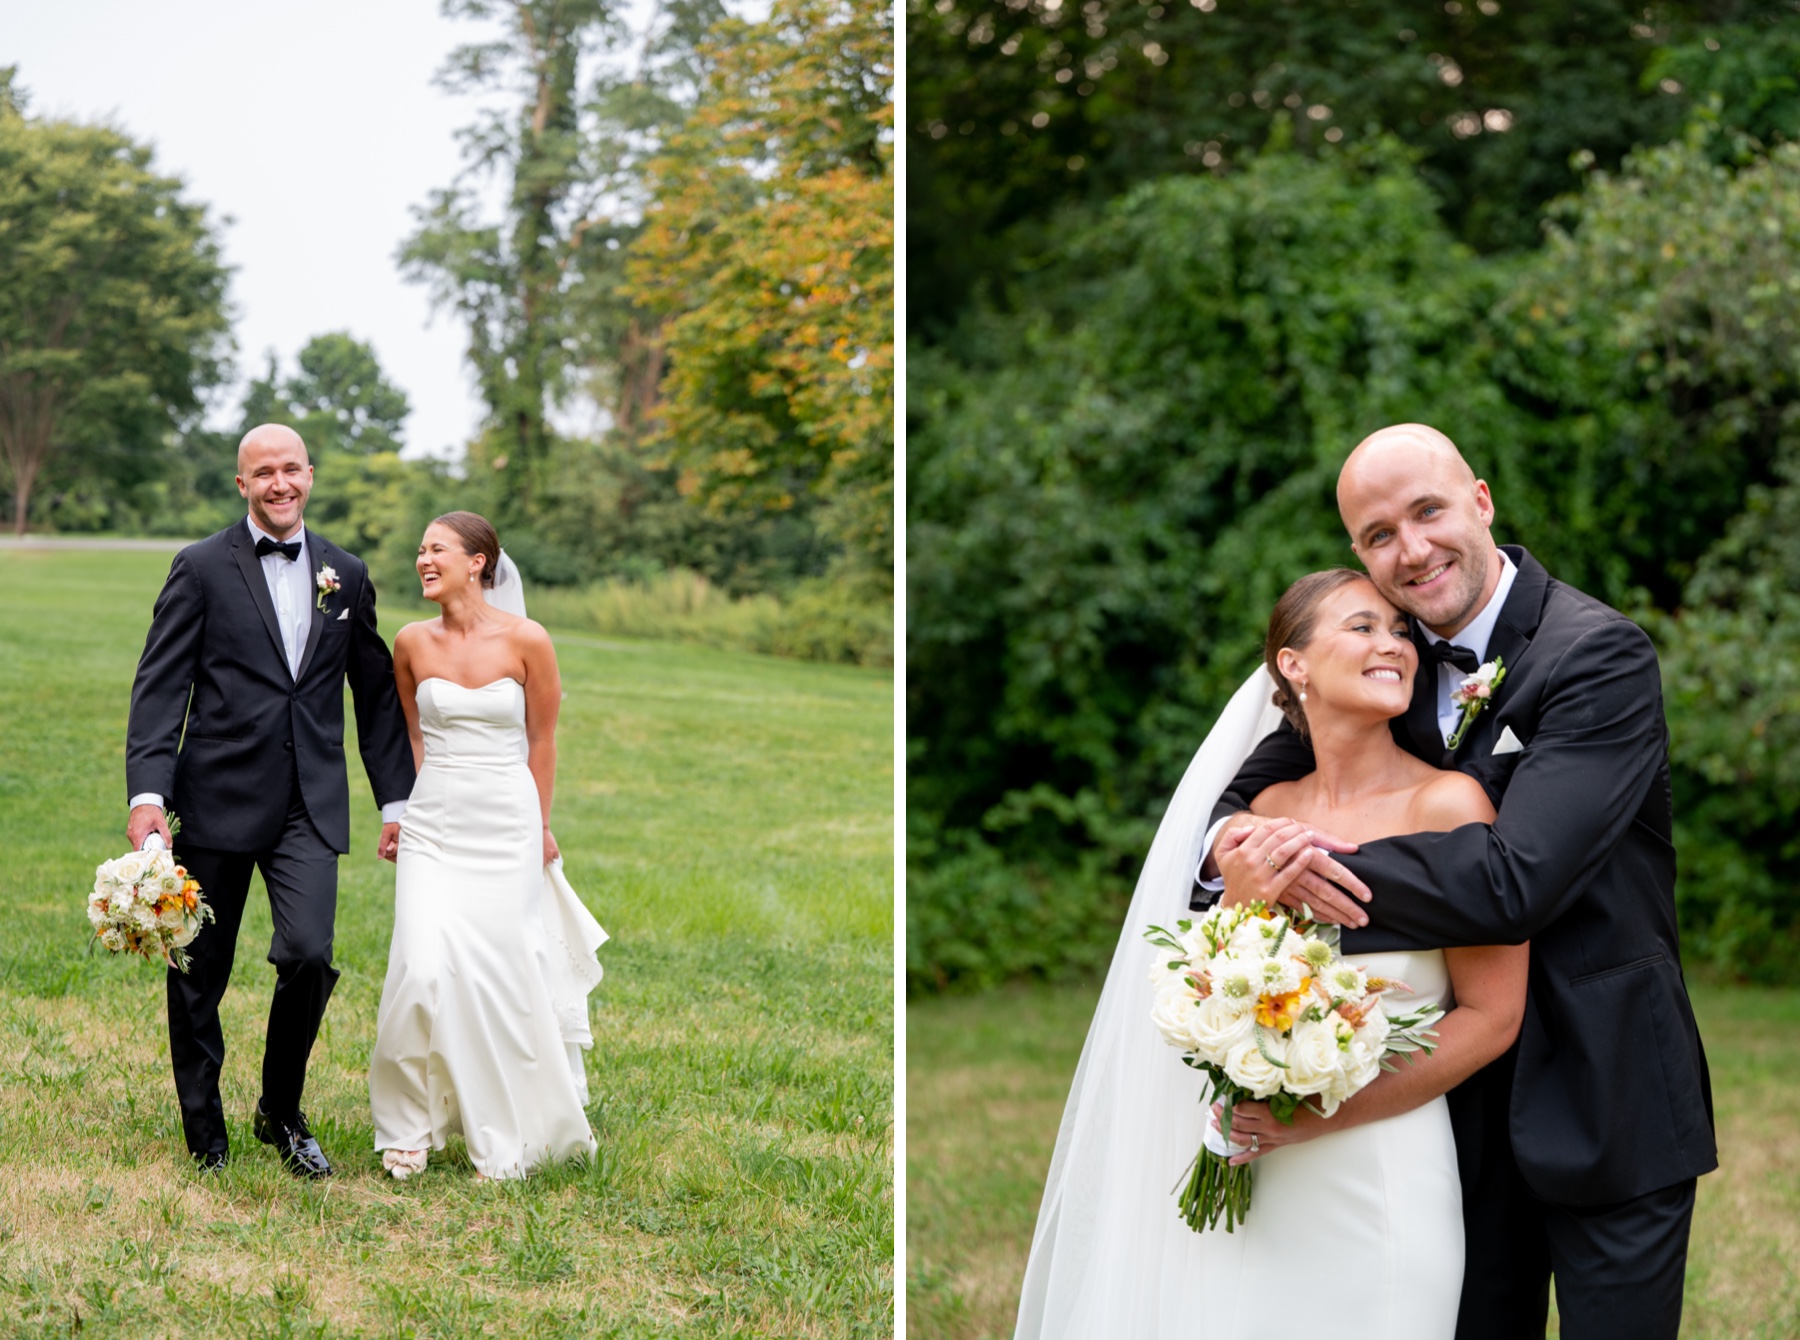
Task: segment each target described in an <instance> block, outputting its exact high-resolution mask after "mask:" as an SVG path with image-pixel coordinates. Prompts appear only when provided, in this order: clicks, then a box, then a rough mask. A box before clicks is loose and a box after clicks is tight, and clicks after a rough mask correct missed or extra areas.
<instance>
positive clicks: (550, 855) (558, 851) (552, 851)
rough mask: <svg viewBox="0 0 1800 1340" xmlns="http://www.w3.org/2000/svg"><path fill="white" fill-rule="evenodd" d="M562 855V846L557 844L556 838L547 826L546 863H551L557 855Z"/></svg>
mask: <svg viewBox="0 0 1800 1340" xmlns="http://www.w3.org/2000/svg"><path fill="white" fill-rule="evenodd" d="M561 855H562V848H560V847H558V846H557V845H556V838H555V837H553V836H552V835H551V832H550V830H549V829H548V828H546V829H545V830H544V864H545V865H549V864H550V862H552V861H554V860H556V859H557V857H559V856H561Z"/></svg>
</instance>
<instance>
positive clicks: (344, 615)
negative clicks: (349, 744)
mask: <svg viewBox="0 0 1800 1340" xmlns="http://www.w3.org/2000/svg"><path fill="white" fill-rule="evenodd" d="M349 617H350V611H349V610H345V611H344V612H343V613H342V614H340V615H338V616H337V621H338V622H339V623H342V622H343V621H344V620H345V619H348V618H349ZM1507 734H1508V735H1511V734H1512V732H1511V731H1508V732H1507ZM1518 747H1519V742H1518V741H1517V740H1514V741H1513V748H1514V749H1517V748H1518Z"/></svg>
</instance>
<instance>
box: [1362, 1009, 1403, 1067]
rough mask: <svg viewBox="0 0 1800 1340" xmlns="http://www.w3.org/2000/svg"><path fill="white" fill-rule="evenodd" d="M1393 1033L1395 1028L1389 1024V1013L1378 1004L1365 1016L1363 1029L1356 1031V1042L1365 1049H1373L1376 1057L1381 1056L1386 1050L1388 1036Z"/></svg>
mask: <svg viewBox="0 0 1800 1340" xmlns="http://www.w3.org/2000/svg"><path fill="white" fill-rule="evenodd" d="M1393 1031H1394V1026H1393V1025H1392V1024H1390V1023H1389V1022H1388V1017H1387V1013H1386V1012H1385V1011H1384V1010H1383V1009H1382V1008H1381V1005H1380V1003H1379V1002H1377V1003H1376V1005H1375V1008H1374V1009H1372V1010H1370V1011H1369V1012H1368V1013H1367V1014H1366V1015H1364V1016H1363V1021H1362V1027H1361V1028H1359V1029H1357V1030H1356V1040H1357V1041H1358V1042H1360V1043H1362V1044H1363V1045H1364V1046H1365V1047H1371V1048H1373V1049H1374V1051H1375V1054H1376V1056H1380V1055H1381V1053H1382V1052H1383V1051H1385V1050H1386V1043H1387V1039H1388V1034H1389V1033H1391V1032H1393Z"/></svg>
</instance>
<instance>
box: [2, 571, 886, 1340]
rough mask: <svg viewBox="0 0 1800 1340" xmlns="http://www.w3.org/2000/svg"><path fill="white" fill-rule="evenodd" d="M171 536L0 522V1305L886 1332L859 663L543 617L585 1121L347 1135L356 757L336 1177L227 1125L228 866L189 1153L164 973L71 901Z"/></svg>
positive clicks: (245, 1064)
mask: <svg viewBox="0 0 1800 1340" xmlns="http://www.w3.org/2000/svg"><path fill="white" fill-rule="evenodd" d="M167 562H168V559H167V556H166V555H158V554H144V553H113V552H98V553H70V552H60V553H39V552H18V551H11V552H0V850H4V852H5V854H6V859H5V860H4V862H3V863H0V906H4V907H5V908H6V911H7V915H8V916H9V917H10V921H9V922H8V923H7V927H6V933H5V934H4V936H0V1336H12V1335H20V1336H36V1335H43V1336H49V1335H67V1334H74V1333H75V1332H80V1333H81V1334H82V1335H83V1336H137V1335H156V1336H161V1335H186V1336H208V1337H211V1336H252V1335H269V1336H301V1335H304V1336H343V1335H369V1336H464V1335H477V1334H493V1335H507V1336H511V1337H527V1336H565V1335H566V1336H616V1337H651V1336H674V1335H680V1336H684V1337H685V1336H781V1337H789V1336H792V1337H815V1336H817V1337H825V1336H880V1335H891V1334H892V1331H893V1322H892V1315H893V1279H892V1258H893V1222H894V1204H893V1190H892V1187H893V1179H892V1168H893V1130H892V1112H893V1081H892V1075H893V1059H894V1058H893V1018H892V1013H893V1011H892V1000H893V994H892V993H893V969H892V964H893V951H892V947H891V946H892V935H893V917H892V842H893V836H892V835H893V813H892V794H893V769H892V743H891V742H892V739H893V732H892V706H891V704H892V680H891V678H890V677H889V676H887V675H886V674H882V673H875V672H868V671H858V670H849V669H841V668H836V667H830V666H821V665H809V664H803V663H796V662H785V661H775V660H771V659H766V658H759V657H752V656H746V655H737V654H731V653H724V652H716V651H708V650H705V649H701V648H692V647H676V646H669V645H663V644H656V643H630V642H616V641H603V640H600V639H597V638H594V637H583V636H579V635H569V636H559V638H558V649H559V654H560V657H561V662H562V670H563V676H564V683H565V686H566V688H567V690H568V699H567V702H566V704H565V709H564V713H563V717H562V723H561V726H560V729H559V733H558V738H559V744H560V752H561V770H560V778H559V784H558V788H557V812H556V816H555V827H556V830H557V836H558V839H559V841H560V842H561V845H562V847H563V850H564V852H565V854H566V865H567V870H568V874H569V877H570V880H571V881H572V883H573V884H574V885H575V887H576V888H577V889H578V890H579V891H581V893H582V894H583V895H584V897H585V898H586V900H587V902H588V904H589V906H590V907H592V908H593V909H594V911H595V913H596V915H597V916H598V917H599V918H600V920H601V922H602V923H603V924H604V925H605V926H606V928H607V930H608V931H610V932H611V933H612V936H613V939H612V942H611V943H610V944H608V945H607V946H606V947H605V948H604V949H603V950H602V951H601V958H602V961H603V962H604V963H605V965H606V971H607V977H606V981H605V982H604V983H603V984H602V985H601V987H600V988H599V989H598V990H597V991H596V992H595V994H594V997H593V1004H592V1011H593V1026H594V1034H595V1039H596V1045H595V1048H594V1050H593V1051H592V1052H591V1053H589V1059H588V1074H589V1082H590V1085H591V1087H592V1091H593V1095H594V1098H593V1103H592V1106H591V1107H590V1108H589V1112H588V1116H589V1120H590V1121H591V1123H592V1124H593V1126H594V1129H595V1132H596V1134H597V1135H598V1137H599V1143H600V1152H599V1155H598V1157H596V1158H594V1159H593V1160H591V1161H588V1162H585V1163H582V1164H578V1165H571V1166H567V1167H563V1168H559V1169H556V1170H552V1171H548V1172H544V1173H540V1174H539V1175H537V1176H535V1177H533V1178H531V1179H530V1180H528V1181H526V1182H523V1183H496V1184H477V1183H475V1182H474V1181H473V1180H472V1178H471V1172H470V1169H469V1166H468V1164H467V1161H466V1158H465V1157H463V1156H461V1152H460V1148H459V1147H457V1148H453V1149H452V1151H451V1153H450V1156H449V1157H443V1156H434V1160H433V1164H432V1170H431V1171H430V1172H429V1173H428V1174H426V1175H425V1176H423V1177H421V1178H418V1179H415V1180H413V1181H409V1182H406V1183H404V1184H396V1183H393V1182H391V1181H389V1180H387V1179H385V1178H384V1177H383V1176H382V1174H381V1171H380V1166H379V1162H378V1160H377V1157H376V1156H375V1155H374V1154H373V1152H372V1151H371V1145H372V1143H373V1130H372V1127H371V1124H370V1120H369V1111H368V1091H367V1087H366V1067H367V1063H368V1057H369V1050H370V1046H371V1043H372V1041H373V1037H374V1031H375V1010H376V1004H377V1000H378V996H379V993H380V989H381V982H382V977H383V974H384V972H385V968H386V956H387V942H388V931H389V926H390V923H391V919H392V913H393V867H392V866H390V865H387V864H385V863H383V862H380V861H377V860H376V859H375V857H374V854H373V851H374V844H375V836H376V815H375V811H374V807H373V804H372V802H371V801H370V799H369V796H368V791H367V783H366V781H365V780H364V779H363V777H362V776H361V774H360V771H359V770H358V766H357V764H356V763H355V762H354V761H353V762H352V765H351V787H352V795H353V810H354V814H355V823H356V828H355V832H354V836H353V842H354V847H355V850H354V852H353V854H352V855H350V856H348V857H346V858H345V859H344V860H343V862H342V863H341V871H340V881H341V882H340V895H339V911H338V930H337V963H338V966H339V967H340V968H341V969H342V971H343V976H342V978H341V980H340V981H339V983H338V986H337V991H336V994H335V995H334V997H333V999H332V1002H331V1008H330V1011H329V1013H328V1014H327V1015H326V1019H325V1026H324V1030H323V1033H322V1035H321V1037H320V1041H319V1044H318V1046H317V1048H316V1049H315V1051H314V1053H313V1057H312V1063H311V1067H310V1070H309V1080H308V1088H307V1099H306V1108H307V1111H308V1113H309V1114H310V1116H311V1118H312V1122H313V1127H314V1130H315V1132H316V1133H317V1134H318V1135H319V1138H320V1140H321V1143H322V1144H323V1145H324V1148H325V1150H326V1151H327V1153H328V1154H329V1155H330V1156H331V1157H332V1159H333V1160H334V1162H335V1163H336V1164H337V1166H338V1169H339V1176H337V1177H336V1178H334V1179H332V1180H331V1181H329V1182H326V1183H320V1184H302V1183H298V1182H296V1181H295V1180H294V1179H292V1178H291V1177H289V1176H288V1175H287V1174H286V1173H285V1172H284V1171H283V1170H282V1169H281V1167H280V1166H279V1164H278V1162H277V1160H276V1158H275V1156H274V1154H273V1152H272V1151H270V1150H268V1149H267V1148H265V1147H263V1146H261V1145H259V1144H257V1143H255V1141H254V1140H253V1138H252V1137H251V1134H250V1129H249V1115H250V1111H251V1105H252V1103H253V1102H254V1101H255V1098H256V1096H257V1092H258V1083H257V1072H258V1065H259V1062H260V1057H261V1051H262V1028H263V1022H264V1018H265V1015H266V1011H267V1007H268V1001H269V996H270V991H271V988H272V984H273V976H274V970H273V969H272V968H271V967H269V965H268V964H267V962H266V961H265V958H264V955H265V954H266V951H267V946H268V936H269V918H268V908H267V903H266V900H264V899H263V896H262V893H261V886H260V883H257V884H255V885H253V886H252V890H251V897H250V908H251V911H250V914H249V915H248V916H247V917H246V919H245V926H244V931H243V940H242V942H241V948H240V950H239V954H238V963H237V969H236V974H235V977H234V980H233V984H232V989H231V991H230V992H229V993H228V994H227V996H226V998H225V1022H226V1038H227V1045H228V1048H229V1055H228V1059H227V1062H226V1070H225V1076H224V1086H223V1087H224V1097H225V1106H226V1111H227V1114H228V1116H229V1117H230V1118H231V1120H232V1129H231V1139H232V1149H233V1162H232V1163H231V1164H230V1165H229V1166H228V1168H227V1169H226V1170H225V1172H224V1173H223V1174H222V1175H221V1176H219V1177H218V1178H216V1179H209V1180H201V1179H200V1178H198V1177H197V1176H195V1175H194V1174H193V1173H192V1172H190V1171H188V1170H187V1168H186V1160H185V1154H184V1150H183V1145H182V1138H181V1131H180V1126H179V1122H178V1119H177V1113H176V1107H175V1099H174V1090H173V1082H172V1080H171V1078H170V1076H169V1065H168V1043H167V1035H166V1031H165V1025H164V1017H163V1005H162V991H163V988H162V974H161V972H160V971H158V970H157V969H154V968H152V967H151V966H150V965H148V964H145V963H144V962H142V961H141V960H123V959H117V958H113V957H111V956H109V955H107V954H105V953H104V952H95V953H92V954H90V953H88V952H87V950H86V943H87V939H88V930H87V925H86V920H85V917H84V912H83V906H84V900H85V895H86V891H87V889H88V888H89V887H90V886H91V884H92V877H93V867H94V865H95V863H96V862H98V861H99V860H100V859H102V858H103V857H107V856H112V855H116V854H117V853H118V852H119V851H120V850H122V849H123V846H124V841H123V823H124V813H125V791H124V761H123V760H124V735H125V717H126V710H127V697H128V691H129V687H130V682H131V675H132V671H133V668H134V666H135V663H136V659H137V653H138V651H139V650H140V649H141V647H142V645H143V635H144V629H145V625H146V623H147V621H148V617H149V611H150V605H151V602H152V600H153V599H154V596H155V593H156V590H157V588H158V586H159V585H160V582H161V578H162V574H163V573H164V572H165V571H166V569H167ZM400 621H401V620H400V618H399V616H398V613H397V612H396V611H390V612H389V614H388V617H387V619H385V620H384V623H385V624H386V630H387V631H388V632H389V633H390V634H391V633H392V631H393V629H394V628H395V627H396V626H398V623H399V622H400ZM552 631H553V632H554V631H555V630H554V629H553V630H552ZM350 757H351V758H352V759H353V760H354V758H355V755H354V752H353V751H352V752H351V754H350ZM177 845H178V846H179V844H177Z"/></svg>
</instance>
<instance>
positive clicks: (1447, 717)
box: [1194, 549, 1519, 893]
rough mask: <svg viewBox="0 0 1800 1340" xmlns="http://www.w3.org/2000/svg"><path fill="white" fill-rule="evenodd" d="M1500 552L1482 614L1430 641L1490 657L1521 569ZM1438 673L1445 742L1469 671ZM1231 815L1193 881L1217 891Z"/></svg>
mask: <svg viewBox="0 0 1800 1340" xmlns="http://www.w3.org/2000/svg"><path fill="white" fill-rule="evenodd" d="M1499 554H1500V582H1499V585H1497V586H1495V587H1494V594H1493V595H1491V596H1489V597H1488V602H1487V604H1485V605H1483V606H1482V607H1481V613H1479V614H1477V615H1476V616H1475V617H1474V618H1473V619H1471V620H1469V622H1468V624H1467V625H1466V626H1465V627H1464V628H1463V630H1462V631H1461V632H1460V633H1458V634H1457V635H1456V636H1455V637H1453V638H1444V637H1439V636H1438V635H1437V634H1436V633H1434V632H1432V631H1431V630H1430V629H1429V628H1427V627H1425V625H1424V624H1420V625H1419V631H1420V632H1422V633H1424V634H1425V640H1426V641H1427V642H1449V643H1452V644H1453V645H1455V646H1458V647H1467V648H1468V649H1469V650H1470V651H1472V652H1474V653H1475V659H1476V660H1477V661H1485V660H1487V649H1488V643H1489V642H1491V641H1493V640H1494V625H1495V624H1497V623H1499V622H1500V610H1501V608H1502V607H1503V606H1504V605H1505V604H1506V597H1507V595H1508V593H1509V592H1511V591H1512V588H1513V581H1514V579H1515V578H1517V577H1518V575H1519V570H1518V568H1516V567H1514V566H1513V561H1512V560H1511V559H1510V558H1508V557H1507V556H1506V551H1505V550H1504V549H1502V550H1499ZM1437 675H1438V727H1439V728H1440V729H1441V730H1442V731H1443V732H1444V743H1445V744H1449V743H1450V737H1451V736H1452V735H1454V734H1455V733H1456V719H1457V717H1458V716H1460V715H1461V711H1460V709H1459V708H1458V707H1457V706H1456V702H1455V700H1454V699H1453V698H1452V697H1451V696H1450V695H1451V694H1453V693H1455V692H1456V686H1457V685H1458V684H1460V683H1462V682H1463V680H1464V679H1465V678H1466V673H1465V672H1464V671H1462V670H1459V669H1458V668H1457V667H1456V666H1454V665H1451V664H1450V662H1448V661H1439V662H1438V665H1437ZM1230 819H1231V816H1230V815H1226V816H1225V818H1223V819H1221V820H1219V821H1218V822H1217V823H1216V824H1214V825H1213V826H1212V827H1211V828H1209V829H1207V830H1206V842H1205V844H1204V845H1202V846H1201V848H1200V851H1201V856H1200V868H1199V869H1198V870H1196V871H1195V872H1194V880H1195V882H1196V883H1198V884H1199V885H1200V887H1201V888H1203V889H1206V890H1208V891H1209V892H1212V893H1218V892H1220V891H1221V890H1223V889H1224V887H1225V881H1224V880H1223V879H1207V878H1205V877H1204V875H1203V874H1202V872H1203V871H1204V870H1205V869H1206V858H1207V857H1208V856H1210V855H1212V849H1213V843H1215V842H1217V841H1218V840H1219V830H1220V829H1221V828H1223V827H1225V825H1226V824H1227V823H1228V822H1229V821H1230Z"/></svg>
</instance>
